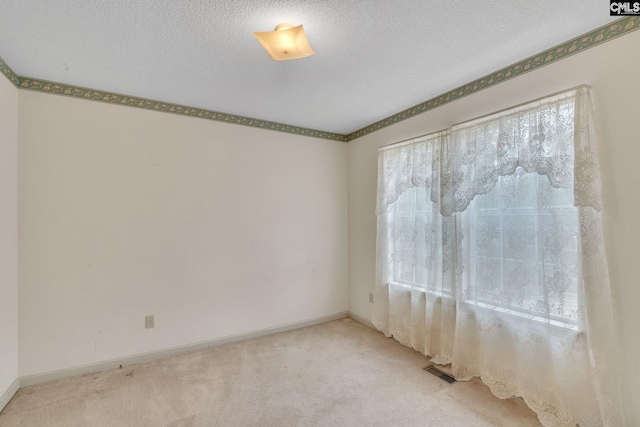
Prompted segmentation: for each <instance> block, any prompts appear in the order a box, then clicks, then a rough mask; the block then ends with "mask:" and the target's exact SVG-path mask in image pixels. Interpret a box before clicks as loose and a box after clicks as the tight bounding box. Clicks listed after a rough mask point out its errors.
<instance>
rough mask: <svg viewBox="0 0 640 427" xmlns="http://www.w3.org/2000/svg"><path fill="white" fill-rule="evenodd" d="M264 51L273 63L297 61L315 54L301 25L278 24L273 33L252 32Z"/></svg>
mask: <svg viewBox="0 0 640 427" xmlns="http://www.w3.org/2000/svg"><path fill="white" fill-rule="evenodd" d="M253 35H254V36H256V38H257V39H258V41H259V42H260V44H262V47H264V50H266V51H267V53H268V54H269V56H270V57H271V59H273V60H274V61H286V60H288V59H298V58H304V57H307V56H311V55H313V54H315V52H314V51H313V48H312V47H311V45H310V44H309V41H308V40H307V35H306V34H305V33H304V28H303V27H302V25H298V26H297V27H294V26H293V25H290V24H280V25H278V26H277V27H276V29H275V31H267V32H262V33H258V32H254V33H253Z"/></svg>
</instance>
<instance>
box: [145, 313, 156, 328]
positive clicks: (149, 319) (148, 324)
mask: <svg viewBox="0 0 640 427" xmlns="http://www.w3.org/2000/svg"><path fill="white" fill-rule="evenodd" d="M155 326H156V319H155V317H154V316H153V314H152V315H151V316H145V317H144V327H145V328H147V329H149V328H153V327H155Z"/></svg>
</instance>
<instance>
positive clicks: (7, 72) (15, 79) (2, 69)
mask: <svg viewBox="0 0 640 427" xmlns="http://www.w3.org/2000/svg"><path fill="white" fill-rule="evenodd" d="M0 73H2V74H4V76H5V77H6V78H8V79H9V81H10V82H11V83H13V84H14V85H15V86H20V77H19V76H18V75H17V74H16V73H14V72H13V70H12V69H11V67H9V64H7V63H6V62H4V59H2V58H0Z"/></svg>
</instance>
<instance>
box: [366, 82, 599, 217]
mask: <svg viewBox="0 0 640 427" xmlns="http://www.w3.org/2000/svg"><path fill="white" fill-rule="evenodd" d="M594 138H595V135H594V130H593V119H592V114H591V102H590V96H589V87H588V86H581V87H579V88H577V89H573V90H570V91H568V92H564V93H562V94H559V95H555V96H552V97H548V98H545V99H543V100H540V101H535V102H531V103H528V104H526V105H523V106H520V107H516V108H513V109H510V110H507V111H503V112H500V113H495V114H491V115H489V116H486V117H483V118H480V119H476V120H473V121H470V122H466V123H463V124H460V125H456V126H453V127H452V128H451V129H448V130H446V131H442V132H438V133H435V134H430V135H427V136H424V137H420V138H417V139H415V140H412V141H408V142H405V143H402V144H398V145H394V146H389V147H383V148H382V149H381V150H380V155H379V164H378V167H379V168H380V171H388V173H387V172H385V173H381V174H379V178H378V180H379V182H378V199H377V208H376V212H377V214H382V213H384V212H385V211H386V210H387V207H388V206H389V205H390V204H391V203H393V202H394V201H395V200H397V199H398V197H399V196H400V195H401V194H402V192H404V191H405V190H406V189H407V188H410V187H424V188H425V191H427V192H428V193H429V194H430V197H431V199H432V200H433V201H434V202H436V203H438V205H439V207H440V211H441V213H442V214H443V215H447V216H449V215H452V214H453V213H454V212H461V211H464V210H465V209H466V208H467V206H468V205H469V203H470V202H471V201H472V200H473V198H474V197H476V196H477V195H481V194H487V193H489V192H490V191H491V190H492V189H493V188H494V187H495V185H496V183H497V182H498V177H500V176H506V175H511V174H513V173H514V172H515V170H516V169H517V168H518V167H520V168H522V169H523V170H524V171H525V172H535V173H538V174H540V175H545V176H546V177H547V178H548V179H549V182H550V183H551V185H552V186H553V187H555V188H571V187H573V188H574V204H575V206H581V207H587V206H589V207H592V208H594V209H596V210H598V211H600V210H602V198H601V191H600V188H601V182H600V173H599V170H600V169H599V165H598V155H597V149H596V145H595V143H594ZM391 171H393V173H391ZM398 171H400V173H398Z"/></svg>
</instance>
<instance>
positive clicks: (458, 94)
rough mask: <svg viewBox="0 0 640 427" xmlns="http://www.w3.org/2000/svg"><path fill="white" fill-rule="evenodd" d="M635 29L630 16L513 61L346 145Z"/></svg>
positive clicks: (365, 130) (638, 25) (376, 125)
mask: <svg viewBox="0 0 640 427" xmlns="http://www.w3.org/2000/svg"><path fill="white" fill-rule="evenodd" d="M637 29H640V18H639V17H636V16H633V17H626V18H622V19H619V20H617V21H614V22H612V23H611V24H607V25H604V26H602V27H600V28H597V29H595V30H593V31H591V32H589V33H586V34H584V35H582V36H579V37H576V38H574V39H572V40H569V41H567V42H565V43H562V44H560V45H558V46H556V47H552V48H551V49H547V50H545V51H543V52H541V53H539V54H537V55H533V56H530V57H529V58H527V59H525V60H523V61H520V62H517V63H515V64H513V65H510V66H508V67H505V68H503V69H501V70H499V71H496V72H494V73H491V74H489V75H487V76H485V77H481V78H479V79H477V80H474V81H472V82H470V83H467V84H466V85H463V86H460V87H458V88H456V89H453V90H451V91H449V92H445V93H443V94H442V95H440V96H437V97H435V98H432V99H429V100H428V101H425V102H422V103H420V104H418V105H415V106H413V107H411V108H408V109H406V110H403V111H401V112H399V113H397V114H394V115H393V116H389V117H387V118H385V119H382V120H380V121H378V122H375V123H372V124H370V125H368V126H365V127H363V128H362V129H359V130H357V131H355V132H353V133H350V134H349V135H347V142H348V141H353V140H354V139H356V138H360V137H361V136H364V135H366V134H368V133H371V132H375V131H377V130H379V129H382V128H385V127H387V126H391V125H393V124H395V123H398V122H401V121H403V120H406V119H408V118H411V117H414V116H416V115H418V114H421V113H424V112H425V111H429V110H433V109H434V108H437V107H440V106H441V105H444V104H447V103H449V102H452V101H455V100H457V99H460V98H462V97H464V96H467V95H471V94H473V93H476V92H479V91H481V90H483V89H486V88H488V87H491V86H494V85H497V84H498V83H502V82H504V81H506V80H509V79H512V78H514V77H517V76H520V75H522V74H525V73H528V72H529V71H533V70H535V69H538V68H540V67H544V66H545V65H549V64H551V63H552V62H556V61H559V60H561V59H564V58H566V57H568V56H570V55H574V54H576V53H579V52H582V51H584V50H586V49H589V48H591V47H594V46H597V45H599V44H602V43H604V42H607V41H609V40H613V39H614V38H617V37H620V36H622V35H624V34H627V33H630V32H631V31H634V30H637ZM630 54H631V52H630Z"/></svg>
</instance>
